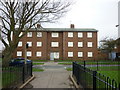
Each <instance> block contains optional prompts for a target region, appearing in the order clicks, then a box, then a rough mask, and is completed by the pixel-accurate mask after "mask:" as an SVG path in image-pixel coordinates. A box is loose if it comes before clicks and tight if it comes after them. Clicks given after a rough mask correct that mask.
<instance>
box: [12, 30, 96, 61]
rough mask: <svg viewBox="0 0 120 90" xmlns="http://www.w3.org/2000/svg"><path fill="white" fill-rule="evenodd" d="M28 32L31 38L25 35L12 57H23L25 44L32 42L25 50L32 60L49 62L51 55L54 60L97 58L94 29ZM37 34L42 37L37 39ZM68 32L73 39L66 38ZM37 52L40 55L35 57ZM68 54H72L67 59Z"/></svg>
mask: <svg viewBox="0 0 120 90" xmlns="http://www.w3.org/2000/svg"><path fill="white" fill-rule="evenodd" d="M30 32H32V37H27V35H25V36H24V37H23V38H22V39H21V40H20V41H21V42H22V46H21V47H20V46H19V47H18V48H17V49H16V51H15V54H14V56H13V57H25V44H26V43H27V42H32V46H31V47H29V48H28V49H27V51H30V52H31V56H27V58H28V59H32V60H51V56H52V55H53V57H54V60H55V59H59V60H70V59H72V60H93V59H96V58H97V54H98V51H97V30H95V29H75V28H66V29H63V28H61V29H60V28H53V29H52V28H51V29H49V28H46V29H44V30H37V31H35V30H34V29H31V30H30ZM37 32H41V33H42V37H37ZM69 32H72V33H73V37H68V33H69ZM78 32H81V33H82V35H83V37H81V38H79V37H78ZM89 32H90V33H92V37H91V38H88V37H87V33H89ZM52 33H58V37H52ZM37 42H42V45H41V46H40V47H38V46H37ZM52 42H53V44H54V42H55V44H58V47H52V46H51V45H52ZM56 42H58V43H56ZM68 42H72V43H73V46H72V47H68ZM78 42H82V43H83V46H82V47H78ZM88 42H92V47H88V45H87V43H88ZM17 52H22V55H17ZM37 52H41V55H40V56H36V54H37ZM68 52H72V54H73V56H70V57H68ZM78 52H80V53H81V52H82V54H81V57H78ZM88 52H92V56H91V57H88ZM55 57H56V58H55Z"/></svg>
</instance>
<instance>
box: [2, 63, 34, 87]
mask: <svg viewBox="0 0 120 90" xmlns="http://www.w3.org/2000/svg"><path fill="white" fill-rule="evenodd" d="M30 77H32V63H29V64H25V65H17V66H9V67H3V68H2V88H3V89H4V88H17V87H19V86H20V85H21V84H23V83H24V82H25V81H26V80H28V79H29V78H30Z"/></svg>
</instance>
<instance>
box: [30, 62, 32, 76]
mask: <svg viewBox="0 0 120 90" xmlns="http://www.w3.org/2000/svg"><path fill="white" fill-rule="evenodd" d="M30 69H31V70H30V75H31V77H32V63H31V65H30Z"/></svg>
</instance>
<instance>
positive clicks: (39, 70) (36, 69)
mask: <svg viewBox="0 0 120 90" xmlns="http://www.w3.org/2000/svg"><path fill="white" fill-rule="evenodd" d="M43 71H44V69H40V68H33V72H43Z"/></svg>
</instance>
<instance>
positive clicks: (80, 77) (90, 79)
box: [73, 62, 120, 90]
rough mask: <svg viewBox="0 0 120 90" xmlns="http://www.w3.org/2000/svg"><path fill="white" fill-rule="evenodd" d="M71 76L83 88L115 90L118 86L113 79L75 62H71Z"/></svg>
mask: <svg viewBox="0 0 120 90" xmlns="http://www.w3.org/2000/svg"><path fill="white" fill-rule="evenodd" d="M73 76H74V77H75V79H76V81H77V84H78V85H82V87H83V88H89V89H93V90H97V89H107V90H109V89H110V90H113V89H114V90H117V89H118V87H119V86H120V85H117V83H116V81H115V80H111V79H110V78H109V77H106V76H105V75H102V74H100V73H98V72H97V71H92V70H90V69H88V68H86V67H85V65H80V64H77V62H73Z"/></svg>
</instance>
